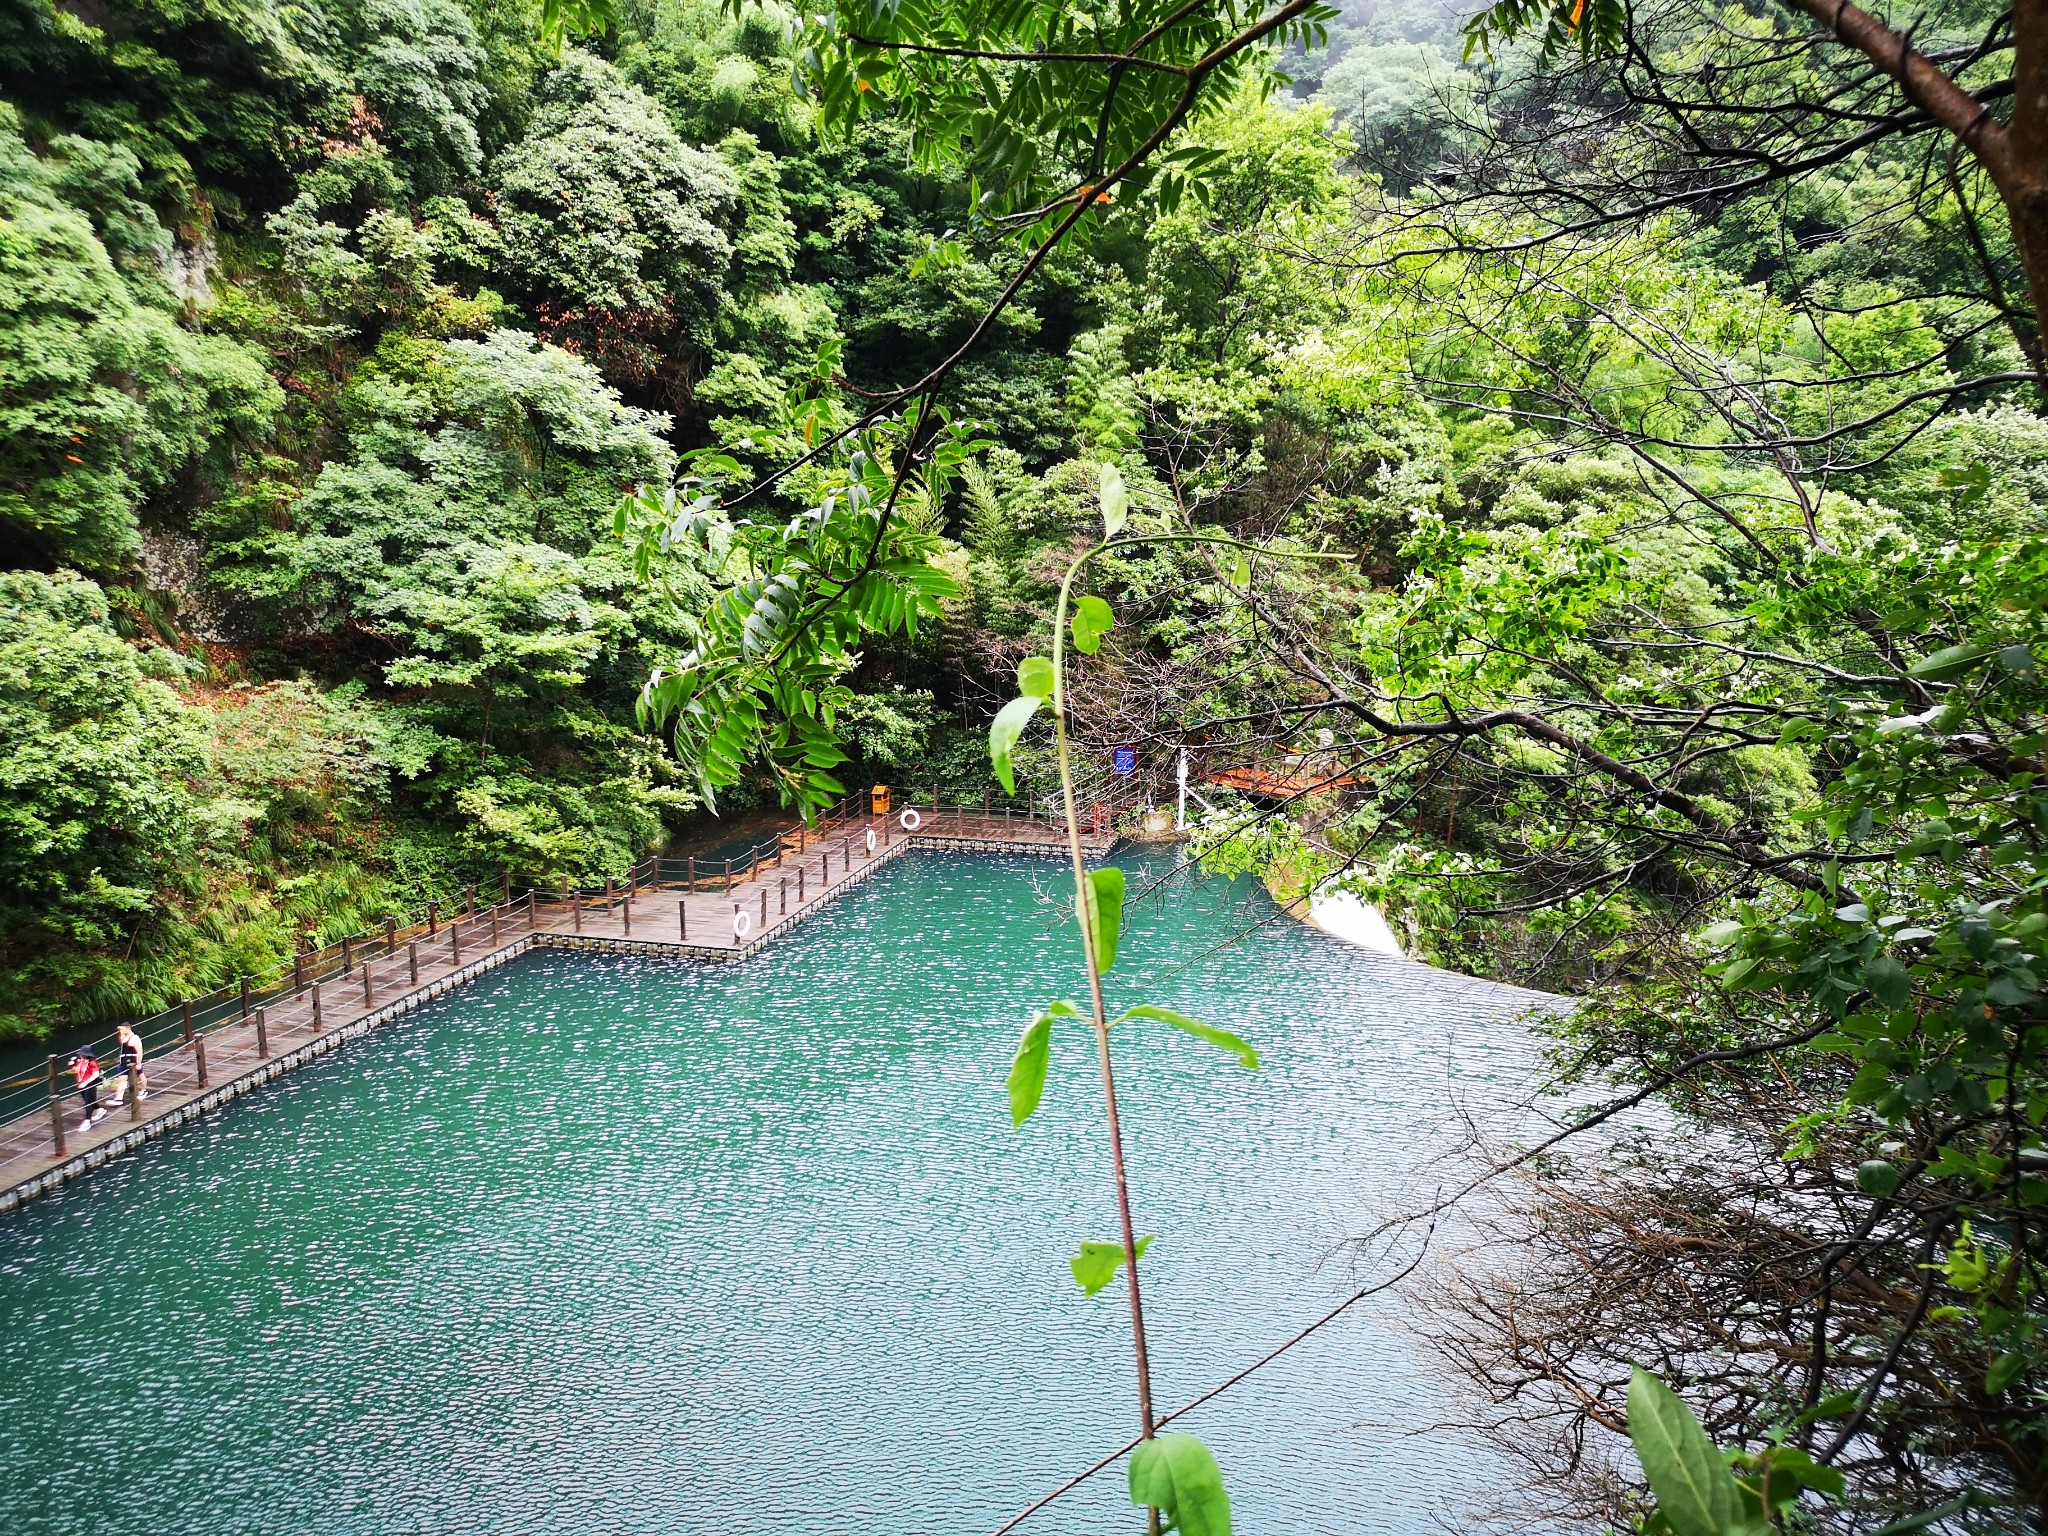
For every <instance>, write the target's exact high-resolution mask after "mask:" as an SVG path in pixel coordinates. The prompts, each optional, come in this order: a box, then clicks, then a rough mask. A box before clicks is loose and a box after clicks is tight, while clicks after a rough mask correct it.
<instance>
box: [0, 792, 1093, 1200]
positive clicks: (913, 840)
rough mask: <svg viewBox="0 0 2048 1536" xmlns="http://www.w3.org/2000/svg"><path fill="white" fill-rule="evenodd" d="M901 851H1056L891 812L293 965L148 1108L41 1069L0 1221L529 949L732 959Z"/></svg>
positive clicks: (1057, 839)
mask: <svg viewBox="0 0 2048 1536" xmlns="http://www.w3.org/2000/svg"><path fill="white" fill-rule="evenodd" d="M1113 841H1114V836H1113V834H1112V833H1110V832H1109V831H1107V830H1105V829H1104V828H1103V826H1102V823H1101V820H1100V818H1098V820H1097V823H1096V826H1095V828H1094V829H1093V830H1091V831H1090V832H1089V833H1088V834H1087V835H1086V836H1084V838H1083V851H1084V852H1085V853H1086V854H1088V855H1089V856H1091V857H1099V856H1100V855H1102V854H1104V853H1107V852H1108V851H1109V848H1110V845H1111V844H1112V843H1113ZM913 846H924V847H940V848H963V849H974V850H980V851H983V852H1007V853H1027V854H1041V855H1047V856H1055V857H1058V856H1064V855H1066V854H1067V852H1068V848H1067V842H1066V832H1065V829H1064V826H1063V825H1061V824H1059V823H1053V822H1048V821H1043V820H1037V819H1033V818H1027V817H1018V816H1014V815H1011V814H1008V813H1000V812H996V813H992V812H989V811H986V810H983V811H978V812H977V811H974V810H972V809H965V810H950V811H945V810H937V809H932V810H907V811H905V812H904V813H902V814H901V815H898V816H866V817H858V816H857V817H853V818H848V819H843V820H840V821H837V822H833V823H828V824H827V825H826V826H824V827H823V828H822V829H821V830H817V831H813V830H811V829H808V828H798V829H795V830H793V831H791V832H789V833H786V834H784V835H783V837H782V838H781V839H780V841H779V842H778V843H776V844H772V845H769V846H768V847H767V848H765V849H764V850H762V851H761V852H760V854H759V855H758V856H757V857H755V858H752V859H749V860H747V861H745V867H743V868H740V869H735V868H734V861H731V860H727V861H724V862H723V863H722V864H721V865H720V866H719V867H717V868H713V867H711V866H710V865H709V864H708V863H707V864H706V865H705V866H704V867H702V868H701V869H700V868H699V867H698V866H697V864H696V862H695V861H682V860H670V859H661V860H650V861H648V863H647V864H646V865H643V866H641V867H640V868H639V869H636V870H635V871H634V873H633V876H632V878H630V879H629V880H628V881H626V882H624V883H623V884H617V883H613V882H607V888H606V889H605V890H604V891H602V892H594V893H593V892H581V893H572V892H568V891H566V890H564V891H560V892H547V891H541V890H529V891H527V892H525V893H524V894H523V895H520V896H518V897H516V898H515V897H509V896H508V898H507V899H506V900H504V901H501V902H498V903H496V904H494V905H492V906H490V907H488V908H485V909H483V910H479V911H471V912H465V913H463V914H460V915H458V916H456V917H455V918H453V919H452V920H450V921H447V922H440V921H438V920H430V922H429V923H428V924H426V925H414V926H412V927H408V928H405V929H398V928H395V927H390V928H387V929H386V931H385V934H384V936H383V937H382V938H381V939H373V940H372V941H370V942H366V943H364V944H363V945H362V946H361V947H360V948H359V949H356V950H351V949H350V948H348V947H347V946H344V947H343V948H342V950H341V952H340V953H341V959H340V962H339V965H338V968H337V969H335V970H334V971H332V972H330V973H329V974H327V975H325V976H324V977H316V976H315V975H308V974H305V972H304V969H303V968H302V967H301V968H298V969H297V970H295V972H294V974H293V976H292V978H291V979H290V982H289V983H288V984H286V985H284V986H281V987H280V988H278V989H277V990H276V991H274V992H270V993H265V994H260V995H259V994H254V993H250V992H246V991H245V992H244V993H243V994H242V998H241V1007H240V1009H239V1010H238V1011H233V1012H230V1013H229V1014H228V1016H226V1017H223V1018H220V1019H217V1020H214V1021H211V1022H208V1023H205V1024H204V1025H200V1024H195V1022H194V1014H193V1012H192V1010H191V1008H190V1007H189V1006H188V1007H187V1008H186V1011H185V1015H184V1019H185V1029H184V1039H183V1040H182V1041H181V1042H179V1043H178V1044H177V1045H176V1046H174V1047H173V1048H172V1049H170V1050H168V1051H164V1052H162V1053H160V1054H156V1055H152V1056H151V1057H150V1058H149V1060H148V1062H147V1063H146V1067H145V1070H146V1072H147V1081H148V1090H149V1091H148V1097H147V1098H146V1099H145V1100H143V1101H141V1102H136V1101H135V1100H134V1099H133V1098H132V1096H127V1097H125V1098H124V1102H122V1103H121V1104H120V1105H119V1106H118V1107H116V1108H114V1109H112V1110H111V1111H110V1112H109V1113H107V1114H106V1116H105V1118H103V1119H101V1120H99V1121H98V1123H97V1124H93V1125H90V1126H88V1125H85V1124H84V1123H83V1122H82V1120H81V1117H80V1105H79V1101H78V1098H77V1095H76V1094H75V1093H73V1092H71V1091H69V1090H70V1087H71V1085H70V1081H69V1079H68V1078H65V1079H63V1080H61V1081H60V1080H59V1078H58V1076H57V1073H56V1070H55V1058H52V1072H51V1079H50V1086H49V1091H48V1095H47V1098H46V1099H45V1100H44V1101H43V1102H41V1103H39V1104H37V1106H36V1107H35V1108H32V1109H28V1110H26V1111H23V1110H20V1109H19V1108H17V1109H16V1110H15V1112H14V1113H13V1115H12V1117H11V1118H8V1119H7V1120H6V1121H5V1122H4V1123H0V1212H6V1211H11V1210H13V1209H15V1208H16V1207H18V1206H20V1205H21V1204H22V1203H23V1202H24V1201H27V1200H32V1199H34V1198H35V1197H36V1196H38V1195H41V1194H45V1193H47V1192H49V1191H50V1190H53V1189H56V1188H57V1187H58V1186H60V1185H62V1184H64V1183H65V1182H67V1181H69V1180H71V1179H74V1178H77V1177H79V1176H80V1175H82V1174H85V1173H88V1172H90V1171H91V1170H92V1169H94V1168H97V1167H99V1166H101V1165H102V1164H103V1163H105V1162H106V1161H107V1160H108V1159H110V1158H113V1157H118V1156H119V1155H121V1154H122V1153H124V1152H127V1151H129V1150H131V1149H133V1148H135V1147H137V1146H140V1145H141V1144H142V1143H143V1142H145V1141H148V1140H151V1139H152V1138H154V1137H157V1136H161V1135H162V1134H164V1133H165V1132H166V1131H168V1130H170V1129H171V1128H172V1127H174V1126H177V1125H182V1124H184V1123H185V1122H186V1121H188V1120H191V1119H193V1118H195V1117H196V1116H199V1115H203V1114H207V1113H209V1112H210V1111H212V1110H214V1109H217V1108H219V1107H220V1106H221V1105H222V1104H225V1103H226V1102H227V1101H228V1100H230V1099H232V1098H235V1097H237V1096H239V1095H240V1094H243V1093H246V1092H248V1091H249V1090H250V1089H252V1088H255V1087H257V1086H259V1085H260V1084H263V1083H266V1082H268V1081H270V1079H272V1078H274V1077H276V1076H278V1075H279V1074H280V1073H283V1072H289V1071H290V1070H292V1069H293V1068H294V1067H298V1066H301V1065H303V1064H304V1063H306V1062H308V1061H311V1060H313V1059H315V1058H316V1057H319V1056H322V1055H325V1054H326V1053H327V1052H329V1051H331V1050H333V1049H334V1048H335V1047H336V1046H338V1045H340V1044H341V1043H343V1042H344V1041H347V1040H352V1039H355V1038H356V1037H358V1036H360V1035H362V1034H364V1033H366V1032H367V1031H369V1030H371V1029H373V1028H375V1027H376V1026H377V1025H378V1024H380V1023H382V1022H383V1021H384V1020H386V1019H390V1018H395V1017H396V1016H398V1015H400V1014H403V1013H407V1012H410V1011H411V1010H412V1009H414V1008H417V1007H418V1006H419V1005H420V1004H421V1003H423V1002H425V1001H426V1000H428V999H429V998H434V997H439V996H440V995H442V994H443V993H445V992H447V991H449V990H450V989H452V988H454V987H457V986H460V985H461V984H462V983H464V982H465V981H468V980H469V979H471V978H472V977H475V976H478V975H481V974H482V973H483V972H485V971H488V970H491V969H493V968H495V967H497V966H499V965H502V964H504V962H505V961H507V960H510V959H512V958H513V957H514V956H517V955H521V954H524V953H525V952H526V951H528V950H529V949H534V948H561V949H588V950H603V951H610V952H614V953H631V954H641V955H647V956H657V957H662V958H667V959H691V960H710V961H724V960H742V959H745V958H747V957H748V956H750V955H753V954H756V953H758V952H759V951H760V950H761V949H762V948H763V947H765V946H766V945H768V944H771V943H773V942H774V941H775V940H776V939H778V938H780V937H781V936H782V935H783V934H785V933H787V932H788V931H789V930H790V929H791V928H793V927H794V926H796V925H797V924H798V923H800V922H802V921H803V920H804V919H805V918H806V917H808V916H810V915H811V914H812V913H814V912H816V911H818V910H819V909H821V908H822V907H824V906H825V905H826V904H827V903H829V902H831V901H832V900H833V899H834V898H835V897H837V896H838V895H839V894H840V893H841V892H843V891H845V890H846V889H848V888H849V887H850V886H852V885H855V884H858V883H859V882H860V881H862V880H864V879H866V878H867V876H868V875H870V874H872V873H873V872H874V871H875V870H877V869H879V868H881V867H882V866H883V865H884V864H887V863H889V862H890V861H891V860H893V859H895V858H897V857H899V856H900V855H901V854H903V853H904V852H905V851H906V850H908V849H909V848H911V847H913ZM113 1095H124V1096H125V1095H126V1090H125V1087H124V1086H123V1085H122V1084H121V1082H120V1081H119V1080H118V1078H117V1077H115V1076H114V1075H112V1074H111V1073H110V1075H109V1077H108V1079H107V1081H106V1082H105V1084H104V1086H103V1087H102V1089H101V1101H102V1103H103V1104H105V1103H106V1102H108V1100H109V1097H110V1096H113ZM21 1097H23V1096H21V1095H17V1096H16V1101H17V1103H18V1102H19V1100H20V1098H21Z"/></svg>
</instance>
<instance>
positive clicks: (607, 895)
mask: <svg viewBox="0 0 2048 1536" xmlns="http://www.w3.org/2000/svg"><path fill="white" fill-rule="evenodd" d="M604 915H605V916H606V917H610V916H611V915H612V877H611V876H610V875H606V876H605V877H604Z"/></svg>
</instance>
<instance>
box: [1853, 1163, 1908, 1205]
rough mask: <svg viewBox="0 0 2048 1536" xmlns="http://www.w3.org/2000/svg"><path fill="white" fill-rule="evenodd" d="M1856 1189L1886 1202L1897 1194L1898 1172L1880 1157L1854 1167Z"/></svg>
mask: <svg viewBox="0 0 2048 1536" xmlns="http://www.w3.org/2000/svg"><path fill="white" fill-rule="evenodd" d="M1856 1187H1857V1188H1858V1189H1860V1190H1862V1191H1863V1193H1865V1194H1866V1195H1875V1196H1877V1198H1878V1199H1880V1200H1888V1199H1890V1198H1891V1197H1892V1196H1893V1195H1894V1194H1896V1193H1897V1192H1898V1188H1899V1170H1898V1169H1897V1168H1896V1167H1894V1166H1893V1165H1892V1164H1890V1163H1888V1162H1886V1161H1885V1160H1884V1159H1883V1158H1881V1157H1873V1158H1871V1159H1870V1160H1869V1161H1868V1162H1864V1163H1858V1164H1857V1165H1856Z"/></svg>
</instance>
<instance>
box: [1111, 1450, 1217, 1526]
mask: <svg viewBox="0 0 2048 1536" xmlns="http://www.w3.org/2000/svg"><path fill="white" fill-rule="evenodd" d="M1130 1487H1131V1502H1132V1503H1133V1504H1136V1505H1139V1506H1141V1507H1150V1508H1152V1509H1156V1510H1158V1511H1159V1513H1160V1514H1161V1515H1162V1516H1164V1517H1165V1525H1166V1529H1168V1530H1170V1531H1179V1532H1180V1533H1181V1536H1230V1497H1229V1495H1228V1494H1226V1493H1224V1491H1223V1470H1222V1468H1220V1467H1218V1466H1217V1465H1216V1458H1215V1457H1214V1456H1212V1455H1211V1454H1210V1453H1209V1447H1207V1446H1206V1445H1204V1444H1202V1442H1201V1441H1199V1440H1197V1439H1196V1438H1195V1437H1194V1436H1193V1435H1180V1434H1171V1435H1157V1436H1154V1437H1153V1438H1152V1439H1150V1440H1144V1441H1140V1442H1139V1444H1138V1448H1137V1449H1136V1450H1134V1451H1132V1452H1131V1461H1130Z"/></svg>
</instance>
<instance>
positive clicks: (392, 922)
mask: <svg viewBox="0 0 2048 1536" xmlns="http://www.w3.org/2000/svg"><path fill="white" fill-rule="evenodd" d="M384 953H385V954H387V955H395V954H397V953H398V919H397V918H395V917H387V918H385V919H384Z"/></svg>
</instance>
